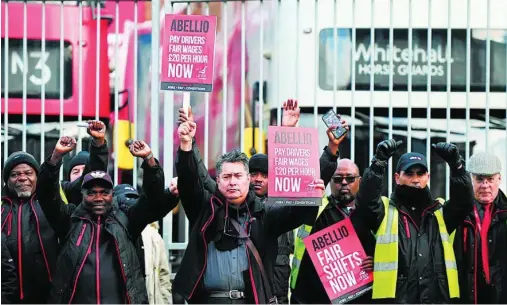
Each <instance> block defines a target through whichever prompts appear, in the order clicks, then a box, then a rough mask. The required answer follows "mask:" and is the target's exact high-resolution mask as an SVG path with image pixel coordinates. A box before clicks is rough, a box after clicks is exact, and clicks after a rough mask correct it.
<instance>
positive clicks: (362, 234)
mask: <svg viewBox="0 0 507 305" xmlns="http://www.w3.org/2000/svg"><path fill="white" fill-rule="evenodd" d="M328 200H329V203H328V205H327V206H326V207H325V208H324V210H323V211H322V213H320V215H319V217H318V218H317V220H316V221H315V224H314V225H313V227H312V231H311V233H310V234H314V233H316V232H318V231H321V230H324V229H325V228H327V227H329V226H332V225H334V224H335V223H337V222H340V221H342V220H344V219H346V218H347V217H350V220H351V222H352V224H353V225H354V229H355V231H356V234H357V236H358V238H359V239H360V241H361V244H362V246H363V248H364V251H365V252H366V254H367V255H368V256H373V253H374V252H375V237H374V236H373V235H372V233H371V231H370V230H369V228H368V227H367V226H365V225H364V224H363V221H362V216H361V215H360V213H361V211H360V210H359V211H358V210H357V209H356V210H353V211H352V212H351V213H350V215H346V214H345V212H344V211H342V210H341V209H340V208H339V207H338V205H337V203H336V202H335V200H334V199H333V197H328ZM310 303H312V304H330V300H329V297H328V296H327V293H326V290H325V289H324V286H322V282H321V281H320V278H319V275H318V274H317V271H316V270H315V266H314V265H313V263H312V259H311V258H310V255H309V254H308V251H305V253H304V255H303V258H302V260H301V265H300V267H299V273H298V277H297V280H296V285H295V287H294V289H293V290H292V296H291V304H310ZM369 303H371V291H370V292H367V293H365V294H363V295H362V296H360V297H358V298H356V299H354V300H352V301H351V302H349V304H369Z"/></svg>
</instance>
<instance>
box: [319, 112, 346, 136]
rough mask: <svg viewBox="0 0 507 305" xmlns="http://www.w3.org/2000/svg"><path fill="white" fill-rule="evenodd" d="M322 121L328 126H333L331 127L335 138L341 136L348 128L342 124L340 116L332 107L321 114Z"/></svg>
mask: <svg viewBox="0 0 507 305" xmlns="http://www.w3.org/2000/svg"><path fill="white" fill-rule="evenodd" d="M322 121H324V124H326V126H327V127H328V128H330V127H335V128H334V129H333V132H332V133H333V136H334V137H335V139H339V138H341V137H343V136H344V135H345V134H346V133H347V132H348V130H347V129H346V128H345V127H344V126H343V125H342V123H341V120H340V117H339V116H338V115H337V114H336V113H335V112H334V110H333V109H331V110H329V111H328V112H326V114H324V115H323V116H322Z"/></svg>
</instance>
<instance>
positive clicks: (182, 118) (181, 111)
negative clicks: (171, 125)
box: [178, 106, 194, 125]
mask: <svg viewBox="0 0 507 305" xmlns="http://www.w3.org/2000/svg"><path fill="white" fill-rule="evenodd" d="M178 113H179V114H178V125H181V124H183V123H185V122H186V121H190V122H194V114H193V113H192V106H188V115H186V114H185V109H183V108H180V109H178Z"/></svg>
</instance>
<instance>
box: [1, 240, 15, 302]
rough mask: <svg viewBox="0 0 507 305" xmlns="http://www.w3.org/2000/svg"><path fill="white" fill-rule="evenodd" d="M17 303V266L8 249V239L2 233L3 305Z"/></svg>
mask: <svg viewBox="0 0 507 305" xmlns="http://www.w3.org/2000/svg"><path fill="white" fill-rule="evenodd" d="M16 303H19V283H18V276H17V271H16V265H15V264H14V260H13V259H12V256H11V253H10V251H9V248H8V247H7V238H6V236H5V234H3V233H2V304H16Z"/></svg>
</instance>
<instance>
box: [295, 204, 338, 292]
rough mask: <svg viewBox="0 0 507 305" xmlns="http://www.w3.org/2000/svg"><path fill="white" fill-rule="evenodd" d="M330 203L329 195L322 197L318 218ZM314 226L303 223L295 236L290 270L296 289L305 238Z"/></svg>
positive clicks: (304, 249)
mask: <svg viewBox="0 0 507 305" xmlns="http://www.w3.org/2000/svg"><path fill="white" fill-rule="evenodd" d="M328 203H329V201H328V199H327V196H324V198H322V205H321V206H320V207H319V212H318V214H317V218H319V216H320V213H322V211H324V209H325V208H326V206H327V204H328ZM312 228H313V226H309V225H302V226H300V227H299V228H298V229H297V233H296V236H295V238H294V256H293V257H292V268H291V270H290V288H291V289H294V288H295V287H296V281H297V278H298V274H299V266H300V265H301V260H302V259H303V255H304V254H305V251H306V248H305V243H304V242H303V239H304V238H305V237H307V236H308V235H310V233H311V232H312Z"/></svg>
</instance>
